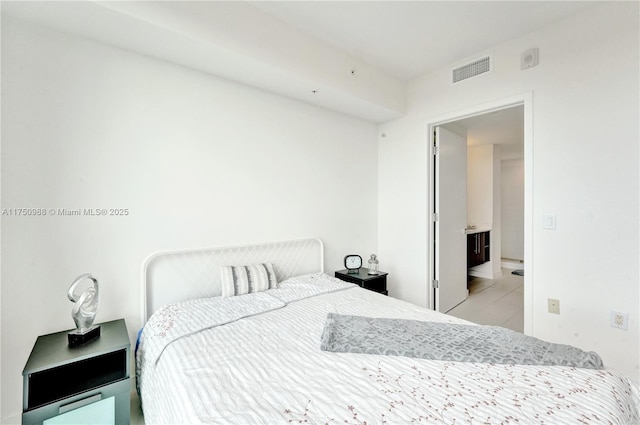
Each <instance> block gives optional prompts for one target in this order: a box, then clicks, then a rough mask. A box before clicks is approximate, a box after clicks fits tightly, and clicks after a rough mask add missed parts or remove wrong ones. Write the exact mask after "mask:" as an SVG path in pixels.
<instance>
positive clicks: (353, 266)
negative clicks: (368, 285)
mask: <svg viewBox="0 0 640 425" xmlns="http://www.w3.org/2000/svg"><path fill="white" fill-rule="evenodd" d="M360 267H362V257H361V256H359V255H355V254H352V255H347V256H346V257H344V268H345V269H347V273H358V272H360Z"/></svg>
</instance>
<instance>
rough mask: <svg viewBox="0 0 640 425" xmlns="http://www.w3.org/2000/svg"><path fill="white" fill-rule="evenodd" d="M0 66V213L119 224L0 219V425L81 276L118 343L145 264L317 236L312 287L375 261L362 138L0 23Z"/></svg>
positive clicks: (236, 93) (162, 70)
mask: <svg viewBox="0 0 640 425" xmlns="http://www.w3.org/2000/svg"><path fill="white" fill-rule="evenodd" d="M2 65H3V68H2V124H3V126H2V196H3V199H2V207H3V208H22V207H29V208H47V209H49V208H54V209H57V208H69V209H75V208H128V210H129V215H128V216H125V217H122V216H120V217H115V216H112V217H86V216H85V217H75V216H74V217H62V216H50V215H49V216H46V217H13V216H4V217H2V253H3V267H2V379H1V381H2V409H3V410H2V412H1V420H0V422H2V423H3V424H4V423H11V422H19V420H20V419H19V414H20V411H21V403H22V400H21V395H22V381H21V371H22V368H23V367H24V364H25V362H26V360H27V357H28V355H29V352H30V350H31V347H32V345H33V343H34V342H35V339H36V337H37V336H38V335H41V334H46V333H50V332H57V331H61V330H65V329H70V328H72V327H73V326H74V325H73V321H72V319H71V303H70V302H69V301H67V299H66V291H67V289H68V287H69V285H70V283H71V282H72V280H73V279H74V278H75V277H76V276H78V275H79V274H81V273H85V272H92V273H94V274H95V275H96V276H98V278H99V279H100V282H101V283H102V287H101V289H102V291H101V306H100V309H99V311H98V316H97V321H98V322H101V321H107V320H111V319H115V318H120V317H124V318H125V319H126V322H127V326H128V329H129V333H130V334H131V337H132V340H133V336H134V334H135V332H136V331H137V330H138V328H139V327H140V325H141V324H140V321H139V320H140V314H141V312H140V303H141V300H140V284H141V283H140V269H141V265H142V262H143V260H144V258H145V257H146V256H147V255H149V254H150V253H152V252H154V251H158V250H166V249H180V248H199V247H207V246H220V245H222V246H224V245H229V244H239V243H244V242H257V241H266V240H280V239H289V238H299V237H306V236H318V237H320V238H322V239H323V240H324V242H325V248H326V253H325V254H326V257H325V258H326V259H325V265H326V269H327V271H328V272H331V271H332V270H335V269H336V268H339V267H341V266H342V257H343V256H344V254H345V253H353V252H355V253H360V254H361V255H362V256H363V257H366V256H367V255H368V254H370V253H372V252H377V245H376V243H377V234H376V225H377V216H376V205H377V178H376V176H377V160H378V159H377V158H378V156H377V144H376V139H377V126H375V125H373V124H371V123H368V122H365V121H361V120H358V119H353V118H349V117H347V116H344V115H341V114H338V113H334V112H330V111H327V110H324V109H321V108H317V107H312V106H309V105H307V104H303V103H300V102H298V101H293V100H288V99H285V98H282V97H279V96H275V95H271V94H267V93H265V92H261V91H258V90H255V89H252V88H248V87H245V86H241V85H238V84H234V83H230V82H227V81H225V80H221V79H217V78H214V77H212V76H210V75H206V74H202V73H199V72H195V71H190V70H189V69H186V68H182V67H179V66H174V65H170V64H168V63H163V62H160V61H156V60H152V59H149V58H145V57H142V56H137V55H134V54H131V53H128V52H125V51H120V50H116V49H113V48H109V47H106V46H102V45H99V44H95V43H92V42H88V41H83V40H81V39H77V38H73V37H69V36H65V35H62V34H60V33H55V32H52V31H49V30H45V29H43V28H38V27H32V26H30V25H27V24H24V23H21V22H17V21H12V20H9V19H5V17H3V22H2ZM385 260H386V259H385Z"/></svg>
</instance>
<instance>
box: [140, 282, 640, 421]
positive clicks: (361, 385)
mask: <svg viewBox="0 0 640 425" xmlns="http://www.w3.org/2000/svg"><path fill="white" fill-rule="evenodd" d="M269 297H274V298H272V299H269ZM234 298H237V300H236V301H235V302H237V303H238V305H242V306H243V307H242V308H245V309H246V310H236V309H229V310H230V311H233V313H232V316H233V317H231V318H230V319H228V320H226V319H224V318H222V319H220V317H221V316H220V315H218V316H216V315H217V313H212V316H213V317H217V318H215V319H211V318H208V317H207V318H203V315H202V314H195V315H194V314H191V313H189V311H190V310H194V309H195V310H197V311H199V312H200V313H202V312H206V311H207V309H208V308H211V309H212V311H213V309H215V308H216V303H218V302H219V301H212V302H210V303H209V301H202V302H200V301H198V302H191V303H181V304H178V305H174V306H170V307H167V308H165V309H162V310H160V311H159V312H158V313H157V314H155V315H154V316H153V317H152V318H151V319H150V320H149V322H148V324H147V326H145V329H144V331H143V333H142V336H141V341H140V348H139V350H138V355H137V366H138V385H139V388H140V393H141V399H142V406H143V409H144V416H145V422H146V423H147V424H157V423H170V424H178V423H191V424H197V423H216V424H243V425H244V424H281V423H282V424H284V423H299V422H304V423H312V424H325V423H336V424H338V423H359V424H363V423H367V424H382V423H387V424H408V423H414V422H418V423H442V424H452V423H474V424H475V423H478V424H484V423H489V424H494V423H495V424H498V423H524V424H533V423H548V424H565V423H566V424H578V423H589V424H593V423H614V424H635V423H639V422H640V418H639V416H638V406H639V405H640V402H639V400H640V398H639V396H638V392H637V389H636V388H635V387H634V386H633V385H631V384H630V382H629V381H628V380H627V379H626V378H625V377H624V376H623V375H621V374H619V373H617V372H615V371H613V370H609V369H604V370H591V369H576V368H569V367H561V366H553V367H549V366H546V367H545V366H517V365H493V364H481V363H457V362H442V361H431V360H423V359H414V358H408V357H395V356H377V355H367V354H348V353H328V352H324V351H321V350H320V337H321V334H322V330H323V327H324V322H325V318H326V315H327V313H328V312H334V313H339V314H352V315H361V316H371V317H388V318H406V319H418V320H431V321H438V322H443V321H444V322H456V323H467V322H464V321H462V320H459V319H456V318H453V317H450V316H446V315H444V314H440V313H436V312H433V311H430V310H427V309H423V308H420V307H417V306H415V305H412V304H409V303H406V302H402V301H399V300H396V299H393V298H389V297H385V296H383V295H380V294H378V293H375V292H372V291H367V290H364V289H361V288H358V287H355V286H354V285H351V284H347V283H345V282H341V281H338V280H337V279H334V278H331V277H329V276H327V275H321V276H320V275H318V276H315V277H314V278H312V279H306V280H305V279H295V278H294V279H291V280H289V281H287V282H283V283H282V284H281V288H279V289H275V290H269V291H265V292H262V293H256V294H248V295H242V296H240V297H234ZM227 300H229V299H227ZM253 301H255V303H254V302H253ZM207 303H209V304H207ZM194 305H196V306H197V307H193V306H194ZM217 307H219V306H217ZM217 311H218V312H219V311H220V310H217ZM261 311H262V312H261ZM204 316H207V315H204ZM239 316H240V317H239ZM200 327H201V328H204V329H203V330H196V329H197V328H200ZM166 342H169V343H168V345H166V346H164V345H165V343H166ZM159 347H161V348H159ZM158 356H159V357H158ZM156 359H157V362H156V361H155V360H156Z"/></svg>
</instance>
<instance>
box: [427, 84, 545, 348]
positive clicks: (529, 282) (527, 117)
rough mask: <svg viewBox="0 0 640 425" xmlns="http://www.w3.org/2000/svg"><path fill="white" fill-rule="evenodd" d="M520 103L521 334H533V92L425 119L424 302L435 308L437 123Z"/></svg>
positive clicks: (441, 123)
mask: <svg viewBox="0 0 640 425" xmlns="http://www.w3.org/2000/svg"><path fill="white" fill-rule="evenodd" d="M520 105H522V106H524V264H525V270H526V271H525V274H524V333H525V334H527V335H532V334H533V308H532V306H533V270H534V267H533V264H534V263H533V260H534V259H533V92H525V93H521V94H517V95H514V96H510V97H507V98H503V99H499V100H495V101H491V102H487V103H482V104H479V105H475V106H470V107H467V108H465V109H462V110H458V111H454V112H450V113H446V114H443V115H439V116H436V117H432V118H430V119H428V120H427V144H428V149H427V152H428V158H427V161H428V164H429V166H428V168H427V169H428V170H429V173H428V176H427V179H428V184H427V192H428V193H427V217H426V221H427V258H428V261H427V276H428V277H429V278H428V282H427V301H428V305H429V308H431V309H432V310H435V306H436V299H435V296H436V295H435V288H434V285H433V281H434V279H435V263H434V260H435V231H434V230H435V228H434V217H433V214H434V212H435V184H436V179H435V170H434V167H433V164H434V149H433V132H434V130H435V128H436V127H437V126H440V125H443V124H447V123H450V122H453V121H458V120H461V119H464V118H469V117H473V116H476V115H484V114H487V113H491V112H496V111H499V110H502V109H508V108H511V107H514V106H520Z"/></svg>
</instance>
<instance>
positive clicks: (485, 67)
mask: <svg viewBox="0 0 640 425" xmlns="http://www.w3.org/2000/svg"><path fill="white" fill-rule="evenodd" d="M487 72H491V55H488V56H483V57H481V58H478V59H475V60H473V61H471V62H469V63H467V64H464V65H461V66H457V67H455V68H453V69H452V70H451V78H452V79H451V82H452V83H453V84H455V83H458V82H460V81H463V80H467V79H469V78H472V77H475V76H477V75H480V74H485V73H487Z"/></svg>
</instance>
